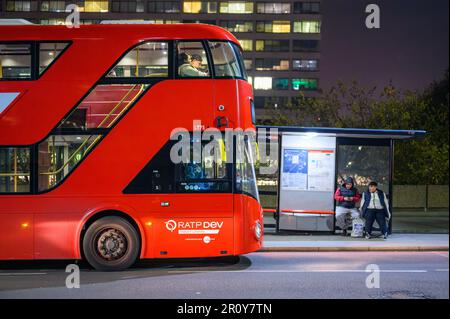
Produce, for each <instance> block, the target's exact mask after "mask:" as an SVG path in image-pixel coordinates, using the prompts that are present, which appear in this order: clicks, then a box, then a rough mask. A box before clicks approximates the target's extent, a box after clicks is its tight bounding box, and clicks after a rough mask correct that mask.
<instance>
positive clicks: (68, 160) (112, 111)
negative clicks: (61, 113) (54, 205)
mask: <svg viewBox="0 0 450 319" xmlns="http://www.w3.org/2000/svg"><path fill="white" fill-rule="evenodd" d="M138 85H140V86H141V87H140V89H139V92H138V93H137V94H136V96H135V97H134V98H133V99H131V100H130V102H129V103H128V105H127V106H126V107H124V108H123V110H122V111H121V112H120V113H119V115H118V116H117V117H116V119H117V118H119V117H120V115H122V114H123V112H124V111H126V110H127V109H128V107H129V106H130V105H131V104H132V103H133V102H134V101H135V100H136V98H137V97H138V96H139V94H140V93H141V92H142V91H143V88H144V85H143V84H135V85H133V86H132V87H131V89H130V90H129V91H128V92H127V93H126V94H125V96H124V97H123V98H122V99H121V100H120V101H119V103H117V105H116V106H114V107H113V109H112V110H111V111H110V112H109V113H108V115H107V116H106V117H105V118H104V119H103V121H102V122H101V123H100V124H99V125H98V126H97V128H100V127H101V126H102V125H103V124H104V123H105V121H106V120H107V119H108V118H109V117H110V116H111V115H112V114H113V113H114V111H115V110H116V109H117V108H118V107H119V106H120V105H121V104H122V103H123V102H124V101H125V99H126V98H127V97H128V96H129V95H130V93H131V92H132V91H133V90H134V89H135V88H136V86H138ZM116 119H115V120H116ZM115 120H113V121H111V123H110V124H109V125H108V126H107V127H108V128H109V127H111V125H112V124H113V123H114V122H115ZM99 138H100V136H98V137H97V138H96V139H95V140H94V141H93V142H92V143H91V145H89V147H88V148H87V149H86V150H85V151H84V152H83V153H84V154H86V153H87V152H88V151H89V150H90V149H91V148H92V146H93V145H94V144H95V143H96V142H97V140H98V139H99ZM88 141H89V139H86V140H85V141H84V142H83V143H82V144H81V145H80V147H78V149H77V150H76V151H75V152H73V153H72V155H71V156H70V157H69V158H68V159H67V161H66V162H65V163H64V164H63V165H62V166H61V167H60V168H59V169H57V170H56V171H51V172H42V173H39V175H56V174H59V173H60V172H61V171H62V170H63V169H64V168H65V167H66V166H67V165H68V164H69V162H70V161H71V160H72V159H73V158H74V157H75V155H76V154H77V153H78V152H79V151H80V150H81V149H82V148H83V147H84V146H85V145H86V143H87V142H88Z"/></svg>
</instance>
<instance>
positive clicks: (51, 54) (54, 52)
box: [39, 42, 68, 74]
mask: <svg viewBox="0 0 450 319" xmlns="http://www.w3.org/2000/svg"><path fill="white" fill-rule="evenodd" d="M67 45H68V44H67V43H57V42H55V43H45V42H43V43H40V44H39V74H41V73H42V72H44V70H45V69H46V68H48V66H49V65H50V64H51V63H52V62H53V61H54V60H55V59H56V58H57V57H58V55H60V54H61V52H62V50H64V49H65V48H66V47H67Z"/></svg>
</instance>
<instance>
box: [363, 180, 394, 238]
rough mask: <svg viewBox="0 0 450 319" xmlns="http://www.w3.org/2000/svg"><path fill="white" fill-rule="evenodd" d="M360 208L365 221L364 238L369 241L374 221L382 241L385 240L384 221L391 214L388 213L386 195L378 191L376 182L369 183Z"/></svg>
mask: <svg viewBox="0 0 450 319" xmlns="http://www.w3.org/2000/svg"><path fill="white" fill-rule="evenodd" d="M360 207H361V213H362V217H363V218H364V219H365V220H366V225H365V229H366V238H367V239H370V237H371V236H372V227H373V223H374V221H375V220H376V221H377V224H378V225H379V226H380V230H381V233H382V234H383V237H384V239H386V238H387V236H388V227H387V223H386V220H389V219H390V218H391V213H390V212H389V201H388V199H387V197H386V194H385V193H384V192H383V191H382V190H381V189H378V184H377V182H370V183H369V190H368V191H366V192H364V193H363V197H362V200H361V206H360Z"/></svg>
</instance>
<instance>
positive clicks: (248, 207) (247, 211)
mask: <svg viewBox="0 0 450 319" xmlns="http://www.w3.org/2000/svg"><path fill="white" fill-rule="evenodd" d="M234 196H235V200H234V202H235V203H236V204H235V212H236V213H235V229H236V235H237V236H236V252H235V254H236V255H240V254H247V253H250V252H254V251H257V250H259V249H261V248H262V243H263V236H262V235H261V238H260V239H259V240H258V239H257V238H256V236H255V224H256V223H257V222H259V223H260V224H261V227H263V225H264V221H263V215H262V208H261V205H260V204H259V203H258V201H257V200H256V199H254V198H252V197H250V196H247V195H240V194H236V195H234ZM261 231H262V232H261V233H263V228H262V229H261Z"/></svg>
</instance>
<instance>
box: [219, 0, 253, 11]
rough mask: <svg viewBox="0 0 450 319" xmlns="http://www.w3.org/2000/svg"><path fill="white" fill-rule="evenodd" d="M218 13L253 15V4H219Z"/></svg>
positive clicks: (239, 2) (235, 2) (230, 2)
mask: <svg viewBox="0 0 450 319" xmlns="http://www.w3.org/2000/svg"><path fill="white" fill-rule="evenodd" d="M220 13H235V14H250V13H253V2H245V1H228V2H221V3H220Z"/></svg>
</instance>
